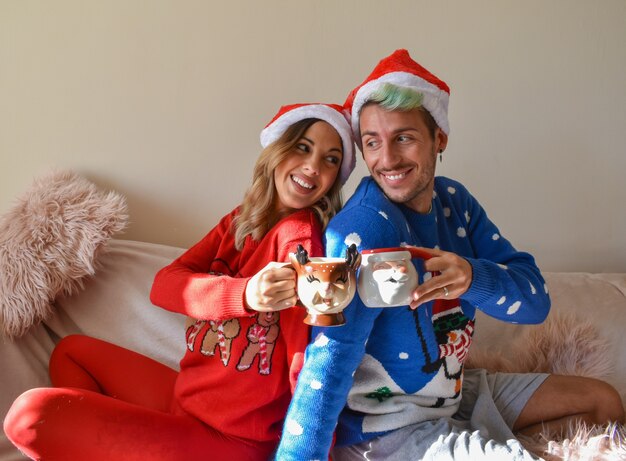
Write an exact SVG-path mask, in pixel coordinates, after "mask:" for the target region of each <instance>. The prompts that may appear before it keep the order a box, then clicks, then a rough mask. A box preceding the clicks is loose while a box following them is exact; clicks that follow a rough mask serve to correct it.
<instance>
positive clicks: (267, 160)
mask: <svg viewBox="0 0 626 461" xmlns="http://www.w3.org/2000/svg"><path fill="white" fill-rule="evenodd" d="M319 121H320V119H317V118H307V119H304V120H300V121H298V122H296V123H294V124H293V125H291V126H290V127H289V128H287V130H285V132H284V133H283V135H282V136H281V137H280V138H278V139H277V140H276V141H275V142H273V143H272V144H270V145H269V146H267V147H266V148H265V149H263V151H262V152H261V155H260V156H259V158H258V160H257V162H256V164H255V166H254V170H253V173H252V185H251V186H250V188H248V190H247V191H246V194H245V195H244V198H243V202H242V203H241V207H240V210H239V214H238V215H237V216H236V217H235V219H234V221H233V228H234V229H233V231H234V234H235V247H236V248H237V250H239V251H241V250H242V249H243V245H244V243H245V240H246V237H247V236H248V235H250V236H251V237H252V238H253V239H254V240H256V241H260V240H261V239H262V238H263V237H264V236H265V234H267V232H268V231H269V230H270V229H271V228H272V227H273V226H274V225H275V224H276V223H277V222H278V221H280V220H281V219H282V218H284V217H285V216H287V215H289V214H290V213H292V212H293V211H295V210H290V211H283V212H282V213H281V212H279V211H278V210H277V208H278V207H277V206H276V201H277V200H278V196H277V193H276V184H275V183H274V170H275V169H276V167H277V166H278V165H279V164H280V163H281V162H282V161H283V160H285V159H286V158H287V157H288V156H289V155H290V154H291V151H292V149H293V148H294V146H295V145H296V144H297V143H298V142H299V141H300V139H301V138H302V136H303V135H304V133H305V132H306V130H308V129H309V127H310V126H311V125H313V124H314V123H316V122H319ZM344 155H345V153H344ZM341 206H342V198H341V183H340V182H339V169H338V170H337V178H336V179H335V182H334V183H333V186H332V187H331V188H330V190H329V191H328V193H327V194H326V196H324V197H323V198H322V199H321V200H320V201H319V202H318V203H316V204H315V205H313V206H312V208H313V209H314V210H315V211H316V213H317V215H318V217H319V219H320V221H321V223H322V227H326V225H327V224H328V221H330V219H331V218H332V217H333V216H334V215H335V214H336V213H337V212H338V211H339V210H340V209H341Z"/></svg>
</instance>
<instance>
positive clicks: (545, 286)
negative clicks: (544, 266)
mask: <svg viewBox="0 0 626 461" xmlns="http://www.w3.org/2000/svg"><path fill="white" fill-rule="evenodd" d="M543 291H545V292H546V294H548V285H547V284H545V283H544V284H543Z"/></svg>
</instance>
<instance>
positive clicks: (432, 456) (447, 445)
mask: <svg viewBox="0 0 626 461" xmlns="http://www.w3.org/2000/svg"><path fill="white" fill-rule="evenodd" d="M547 377H548V375H547V374H536V373H524V374H521V373H520V374H518V373H495V374H488V373H487V372H486V371H485V370H482V369H472V370H466V371H465V376H464V380H463V397H462V399H461V404H460V407H459V410H458V411H457V413H456V414H455V415H454V416H452V417H451V418H441V419H439V420H434V421H425V422H423V423H418V424H413V425H411V426H407V427H404V428H401V429H398V430H395V431H393V432H391V433H389V434H386V435H383V436H381V437H377V438H374V439H372V440H369V441H367V442H362V443H360V444H357V445H352V446H349V447H338V448H335V449H334V450H333V458H334V459H335V460H336V461H356V460H370V461H379V460H386V461H393V460H398V461H407V460H433V461H434V460H437V461H440V460H450V461H452V460H454V461H459V460H466V461H476V460H494V461H495V460H497V461H504V460H515V461H518V460H520V461H521V460H523V461H530V460H535V459H537V458H536V457H535V456H533V455H531V454H530V453H529V452H527V451H526V450H525V449H524V448H523V447H522V445H521V444H520V443H519V442H518V441H517V440H516V439H515V437H514V435H513V433H512V427H513V424H514V423H515V421H516V420H517V417H518V416H519V414H520V412H521V411H522V409H523V408H524V406H526V403H527V402H528V400H529V399H530V397H531V396H532V395H533V393H534V392H535V391H536V390H537V388H538V387H539V386H540V385H541V384H542V383H543V382H544V380H545V379H546V378H547Z"/></svg>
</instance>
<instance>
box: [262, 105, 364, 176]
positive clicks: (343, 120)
mask: <svg viewBox="0 0 626 461" xmlns="http://www.w3.org/2000/svg"><path fill="white" fill-rule="evenodd" d="M307 118H317V119H320V120H323V121H325V122H327V123H328V124H330V125H331V126H332V127H333V128H334V129H335V130H337V133H339V136H340V137H341V143H342V145H343V159H342V160H341V168H340V169H339V181H340V182H341V184H345V183H346V181H347V180H348V177H349V176H350V173H352V170H354V165H355V163H356V158H355V153H354V141H353V139H352V131H351V129H350V115H349V113H348V112H347V111H346V110H345V109H344V108H343V107H342V106H340V105H338V104H322V103H306V104H292V105H288V106H282V107H281V108H280V109H279V111H278V113H277V114H276V115H275V116H274V118H273V119H272V121H271V122H269V123H268V124H267V126H266V127H265V128H264V129H263V131H261V145H262V146H263V148H265V147H267V146H269V145H270V144H271V143H273V142H274V141H276V140H277V139H278V138H280V137H281V136H282V134H283V133H284V132H285V131H286V130H287V128H289V127H290V126H291V125H293V124H294V123H296V122H299V121H300V120H304V119H307Z"/></svg>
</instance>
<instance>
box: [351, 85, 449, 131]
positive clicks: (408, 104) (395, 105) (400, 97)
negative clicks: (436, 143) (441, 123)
mask: <svg viewBox="0 0 626 461" xmlns="http://www.w3.org/2000/svg"><path fill="white" fill-rule="evenodd" d="M423 102H424V94H423V93H420V92H419V91H416V90H414V89H413V88H407V87H405V86H398V85H394V84H393V83H383V84H382V85H380V87H378V88H377V89H376V90H375V91H373V92H372V94H371V95H370V97H369V99H368V100H367V102H366V103H365V104H363V106H362V107H361V112H362V111H363V109H364V108H365V107H366V106H368V105H370V104H378V105H380V106H381V107H382V108H383V109H385V110H388V111H392V110H399V111H402V112H408V111H410V110H413V109H419V110H420V112H421V113H422V114H423V115H424V121H425V122H426V126H427V127H428V130H429V132H430V134H431V136H432V137H433V138H434V137H435V130H436V129H437V122H435V119H434V118H433V117H432V115H430V112H428V110H427V109H426V108H424V106H423Z"/></svg>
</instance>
